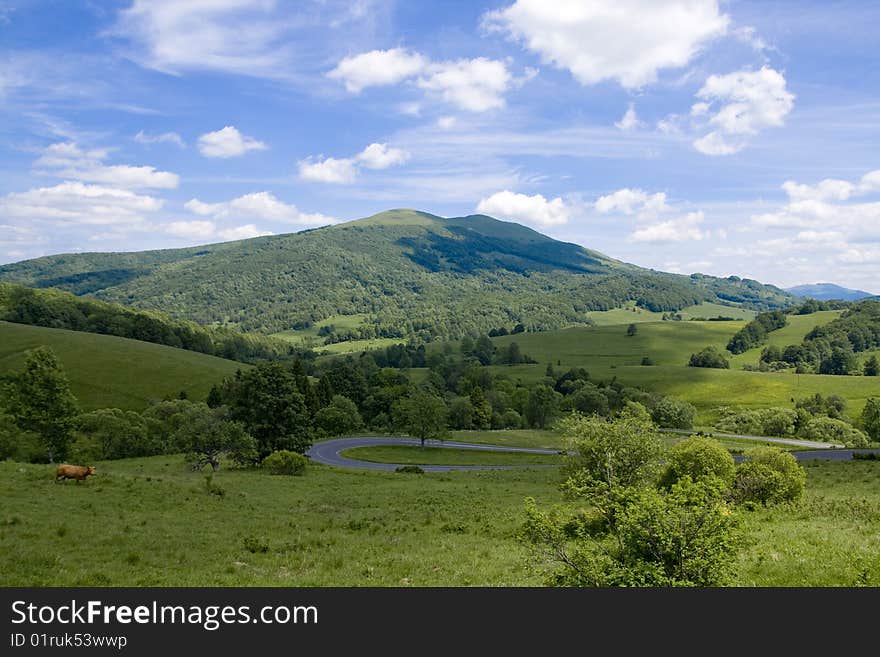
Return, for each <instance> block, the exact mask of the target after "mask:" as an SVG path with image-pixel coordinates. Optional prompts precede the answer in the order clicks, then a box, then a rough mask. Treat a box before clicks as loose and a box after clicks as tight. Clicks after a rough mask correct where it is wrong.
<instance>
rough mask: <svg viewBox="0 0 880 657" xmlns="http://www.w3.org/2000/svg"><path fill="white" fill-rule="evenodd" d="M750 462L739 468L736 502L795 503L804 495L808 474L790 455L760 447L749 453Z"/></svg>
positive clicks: (747, 454)
mask: <svg viewBox="0 0 880 657" xmlns="http://www.w3.org/2000/svg"><path fill="white" fill-rule="evenodd" d="M746 456H747V458H748V459H749V460H748V461H746V462H744V463H740V464H739V466H737V468H736V478H735V480H734V484H733V495H732V497H733V499H734V500H735V501H736V502H738V503H744V502H753V503H760V504H764V505H770V504H778V503H780V502H791V501H794V500H797V499H799V498H800V497H801V496H802V495H803V494H804V486H805V485H806V482H807V473H806V472H805V471H804V469H803V468H802V467H801V466H800V464H798V462H797V460H796V459H795V458H794V456H792V455H791V454H790V453H789V452H785V451H783V450H781V449H779V448H778V447H757V448H755V449H752V450H750V451H749V452H747V453H746Z"/></svg>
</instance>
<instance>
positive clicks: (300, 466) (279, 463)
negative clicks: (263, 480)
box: [263, 449, 308, 476]
mask: <svg viewBox="0 0 880 657" xmlns="http://www.w3.org/2000/svg"><path fill="white" fill-rule="evenodd" d="M307 464H308V459H306V457H305V456H303V455H302V454H298V453H297V452H291V451H288V450H286V449H280V450H278V451H277V452H272V453H271V454H269V456H267V457H266V458H264V459H263V468H265V469H266V470H268V471H269V472H271V473H272V474H275V475H292V476H299V475H302V474H304V473H305V471H306V465H307Z"/></svg>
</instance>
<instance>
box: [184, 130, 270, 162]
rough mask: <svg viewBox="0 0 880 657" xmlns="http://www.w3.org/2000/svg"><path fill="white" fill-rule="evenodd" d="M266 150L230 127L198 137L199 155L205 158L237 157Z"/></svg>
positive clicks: (258, 142) (264, 146) (259, 142)
mask: <svg viewBox="0 0 880 657" xmlns="http://www.w3.org/2000/svg"><path fill="white" fill-rule="evenodd" d="M266 148H267V146H266V144H264V143H263V142H261V141H258V140H256V139H254V138H253V137H247V136H245V135H243V134H241V133H240V132H239V131H238V129H237V128H235V127H234V126H231V125H228V126H226V127H224V128H221V129H220V130H217V131H215V132H206V133H205V134H203V135H201V136H200V137H199V153H201V154H202V155H204V156H205V157H222V158H229V157H238V156H239V155H244V154H245V153H247V152H248V151H262V150H265V149H266Z"/></svg>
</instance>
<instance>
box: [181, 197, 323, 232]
mask: <svg viewBox="0 0 880 657" xmlns="http://www.w3.org/2000/svg"><path fill="white" fill-rule="evenodd" d="M184 207H185V208H186V209H187V210H189V211H190V212H192V213H193V214H197V215H200V216H202V217H211V218H213V219H215V220H223V219H261V220H264V221H272V222H277V223H285V224H298V225H301V226H322V225H325V224H332V223H335V222H336V219H334V218H333V217H329V216H327V215H324V214H320V213H317V212H316V213H307V212H301V211H300V210H299V208H297V207H296V206H295V205H293V204H292V203H284V202H283V201H281V200H279V199H278V198H276V197H275V196H274V195H273V194H272V193H271V192H254V193H252V194H245V195H244V196H239V197H238V198H234V199H232V200H230V201H223V202H220V203H205V202H203V201H200V200H199V199H197V198H194V199H191V200H189V201H187V202H186V203H185V204H184ZM188 223H190V224H193V223H196V224H197V223H198V222H188Z"/></svg>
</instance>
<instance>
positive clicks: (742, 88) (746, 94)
mask: <svg viewBox="0 0 880 657" xmlns="http://www.w3.org/2000/svg"><path fill="white" fill-rule="evenodd" d="M697 97H698V98H700V99H701V100H702V101H703V102H700V103H696V104H695V105H694V106H693V107H692V108H691V115H692V116H694V117H702V116H707V117H709V118H708V125H709V126H711V127H712V128H713V130H712V131H711V132H709V133H708V134H706V135H705V136H703V137H701V138H700V139H697V140H696V141H695V142H694V147H695V148H696V149H697V150H698V151H700V152H701V153H704V154H706V155H730V154H732V153H736V152H738V151H740V150H742V149H743V148H744V147H745V145H746V138H747V137H749V136H753V135H756V134H758V133H759V132H761V131H762V130H764V129H766V128H772V127H778V126H781V125H783V124H784V123H785V117H786V116H788V114H789V113H790V112H791V111H792V109H793V108H794V98H795V97H794V95H793V94H792V93H790V92H789V91H788V90H787V89H786V82H785V77H784V76H783V75H782V74H781V73H779V72H778V71H776V70H774V69H772V68H769V67H767V66H765V67H763V68H762V69H761V70H759V71H736V72H734V73H728V74H727V75H711V76H709V78H708V79H707V80H706V83H705V84H704V85H703V87H702V88H701V89H700V90H699V91H698V92H697Z"/></svg>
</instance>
